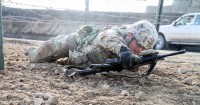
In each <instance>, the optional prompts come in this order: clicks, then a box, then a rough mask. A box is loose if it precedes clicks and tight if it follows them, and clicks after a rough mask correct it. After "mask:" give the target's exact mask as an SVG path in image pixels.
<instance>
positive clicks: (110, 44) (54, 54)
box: [28, 21, 158, 65]
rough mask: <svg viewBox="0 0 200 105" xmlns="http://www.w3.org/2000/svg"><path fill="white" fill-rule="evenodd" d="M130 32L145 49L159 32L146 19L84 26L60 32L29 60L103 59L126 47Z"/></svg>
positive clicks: (41, 46) (97, 60) (30, 54)
mask: <svg viewBox="0 0 200 105" xmlns="http://www.w3.org/2000/svg"><path fill="white" fill-rule="evenodd" d="M128 32H129V33H132V38H131V39H130V41H131V40H132V39H136V40H137V42H138V44H140V45H141V46H142V47H143V48H145V49H151V48H153V46H154V45H155V43H156V41H157V38H158V35H157V31H156V29H155V27H154V26H153V24H151V23H150V22H148V21H139V22H136V23H135V24H132V25H129V26H125V27H111V28H104V29H103V30H99V29H97V28H95V27H93V26H89V25H86V26H83V27H82V28H80V29H78V30H77V31H76V32H75V33H71V34H69V35H59V36H57V37H56V38H54V39H51V40H49V41H47V42H44V44H42V45H40V46H39V47H38V48H36V49H34V50H31V51H30V52H29V54H28V58H29V60H30V62H45V61H54V60H56V59H58V58H62V57H69V60H70V62H71V64H73V65H81V64H84V63H90V62H91V63H104V62H105V60H106V59H107V58H110V57H112V56H113V55H114V56H115V57H116V56H119V53H120V49H121V47H126V48H127V49H129V48H128V47H127V43H128V41H127V42H126V41H125V40H124V39H125V37H126V36H127V33H128Z"/></svg>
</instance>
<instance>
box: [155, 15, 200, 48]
mask: <svg viewBox="0 0 200 105" xmlns="http://www.w3.org/2000/svg"><path fill="white" fill-rule="evenodd" d="M167 44H179V45H200V13H189V14H185V15H183V16H181V17H179V18H178V19H177V20H175V21H173V22H172V24H170V25H161V26H160V29H159V35H158V42H157V45H156V46H155V49H157V50H160V49H163V48H164V47H165V46H166V45H167Z"/></svg>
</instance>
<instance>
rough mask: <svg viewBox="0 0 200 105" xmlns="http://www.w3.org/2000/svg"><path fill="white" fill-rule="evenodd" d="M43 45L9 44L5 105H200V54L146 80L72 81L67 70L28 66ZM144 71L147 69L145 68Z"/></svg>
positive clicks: (0, 79)
mask: <svg viewBox="0 0 200 105" xmlns="http://www.w3.org/2000/svg"><path fill="white" fill-rule="evenodd" d="M38 43H41V42H36V41H27V40H26V41H25V40H16V39H4V54H5V55H4V57H5V72H4V73H1V74H0V105H56V104H57V105H200V53H197V52H196V53H194V52H187V53H185V54H182V55H177V56H173V57H168V58H166V59H165V60H162V61H159V62H158V64H157V66H156V68H155V69H154V72H153V74H151V75H150V76H149V77H146V78H129V77H123V76H113V75H100V74H97V75H90V76H86V77H77V78H76V79H75V81H71V80H70V79H69V78H65V76H64V73H63V70H64V68H65V66H63V65H59V64H55V63H34V64H33V63H32V64H30V63H29V62H28V60H27V56H26V55H25V54H24V53H25V51H26V49H27V48H29V47H30V46H37V44H38ZM159 52H160V54H166V53H170V52H172V51H159ZM144 69H147V68H146V66H144V67H141V68H140V70H141V71H142V70H144ZM123 73H124V74H125V75H126V74H127V75H131V74H133V75H135V74H136V73H132V72H130V71H126V70H125V71H123V72H120V73H116V74H123ZM47 93H48V94H51V96H52V97H53V99H52V100H51V101H54V102H49V103H46V104H45V102H46V101H45V100H48V99H50V98H45V97H43V99H42V100H41V99H40V98H41V97H42V96H41V97H40V95H41V94H43V95H44V94H47ZM51 96H48V97H51ZM44 101H45V102H44Z"/></svg>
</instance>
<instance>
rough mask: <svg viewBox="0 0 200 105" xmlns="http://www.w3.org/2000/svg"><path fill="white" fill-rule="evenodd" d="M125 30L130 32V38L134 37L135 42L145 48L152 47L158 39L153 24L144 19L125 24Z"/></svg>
mask: <svg viewBox="0 0 200 105" xmlns="http://www.w3.org/2000/svg"><path fill="white" fill-rule="evenodd" d="M126 31H127V32H130V33H132V35H133V37H132V39H133V38H134V39H136V40H137V43H138V44H139V45H140V46H142V47H143V48H145V49H152V48H153V46H154V45H155V44H156V42H157V40H158V33H157V31H156V29H155V26H154V25H153V24H152V23H150V22H149V21H146V20H141V21H138V22H136V23H134V24H131V25H129V26H127V28H126ZM132 39H131V40H132Z"/></svg>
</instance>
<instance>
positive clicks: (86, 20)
mask: <svg viewBox="0 0 200 105" xmlns="http://www.w3.org/2000/svg"><path fill="white" fill-rule="evenodd" d="M88 23H89V0H85V24H88Z"/></svg>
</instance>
